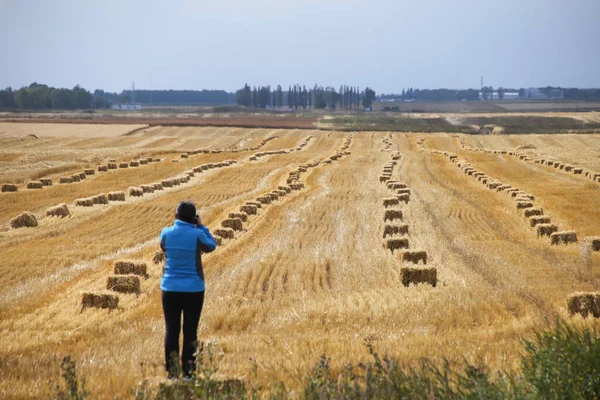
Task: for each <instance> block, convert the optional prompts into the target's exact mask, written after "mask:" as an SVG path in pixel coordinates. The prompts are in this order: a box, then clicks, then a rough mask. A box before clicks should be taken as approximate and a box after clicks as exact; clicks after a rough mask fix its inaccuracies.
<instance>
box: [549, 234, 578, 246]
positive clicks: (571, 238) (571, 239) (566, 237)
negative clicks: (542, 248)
mask: <svg viewBox="0 0 600 400" xmlns="http://www.w3.org/2000/svg"><path fill="white" fill-rule="evenodd" d="M559 243H564V244H569V243H577V232H575V231H561V232H554V233H552V234H550V244H551V245H555V244H559Z"/></svg>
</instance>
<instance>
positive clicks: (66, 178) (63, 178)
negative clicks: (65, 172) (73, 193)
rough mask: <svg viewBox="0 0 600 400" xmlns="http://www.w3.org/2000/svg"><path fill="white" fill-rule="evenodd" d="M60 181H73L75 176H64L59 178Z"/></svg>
mask: <svg viewBox="0 0 600 400" xmlns="http://www.w3.org/2000/svg"><path fill="white" fill-rule="evenodd" d="M58 183H73V178H71V177H68V176H62V177H60V178H59V179H58Z"/></svg>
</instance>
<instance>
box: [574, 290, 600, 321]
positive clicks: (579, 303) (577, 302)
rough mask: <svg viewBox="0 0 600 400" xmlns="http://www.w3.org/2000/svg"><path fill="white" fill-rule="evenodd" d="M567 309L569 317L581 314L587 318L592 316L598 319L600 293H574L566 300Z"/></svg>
mask: <svg viewBox="0 0 600 400" xmlns="http://www.w3.org/2000/svg"><path fill="white" fill-rule="evenodd" d="M567 308H568V309H569V313H570V314H571V315H575V314H581V316H582V317H584V318H587V317H588V315H590V314H591V315H592V316H593V317H594V318H600V293H598V292H587V293H586V292H576V293H572V294H570V295H569V297H568V298H567Z"/></svg>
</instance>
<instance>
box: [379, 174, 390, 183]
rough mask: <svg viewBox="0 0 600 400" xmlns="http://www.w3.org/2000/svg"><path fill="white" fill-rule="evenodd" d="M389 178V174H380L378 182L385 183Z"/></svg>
mask: <svg viewBox="0 0 600 400" xmlns="http://www.w3.org/2000/svg"><path fill="white" fill-rule="evenodd" d="M390 178H391V177H390V176H388V175H380V176H379V182H381V183H385V182H386V181H389V180H390Z"/></svg>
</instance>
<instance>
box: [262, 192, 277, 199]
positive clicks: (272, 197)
mask: <svg viewBox="0 0 600 400" xmlns="http://www.w3.org/2000/svg"><path fill="white" fill-rule="evenodd" d="M265 196H268V197H270V198H271V201H274V200H277V199H278V198H279V196H278V195H277V193H274V192H271V193H267V194H266V195H265Z"/></svg>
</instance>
